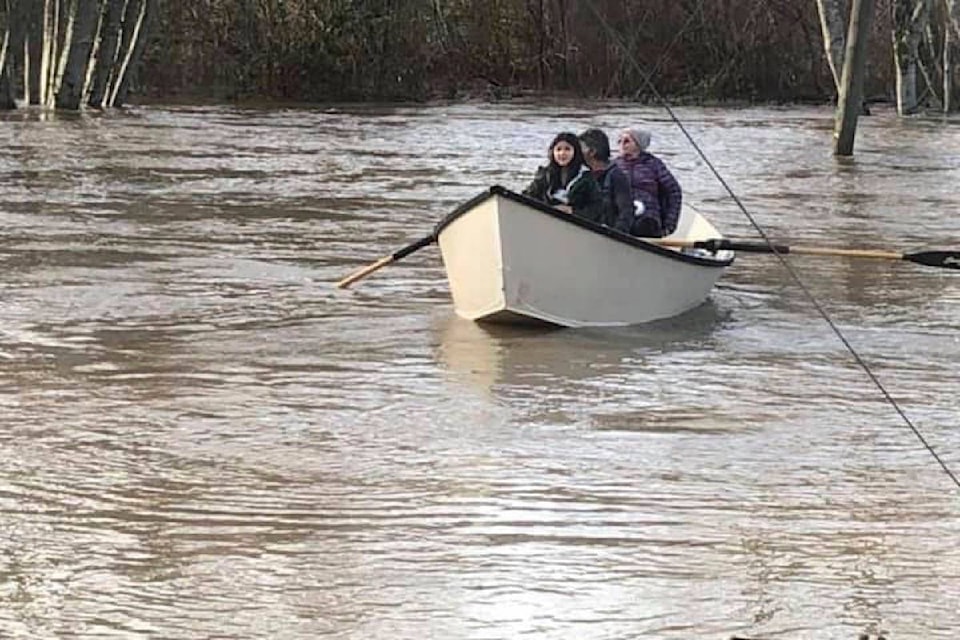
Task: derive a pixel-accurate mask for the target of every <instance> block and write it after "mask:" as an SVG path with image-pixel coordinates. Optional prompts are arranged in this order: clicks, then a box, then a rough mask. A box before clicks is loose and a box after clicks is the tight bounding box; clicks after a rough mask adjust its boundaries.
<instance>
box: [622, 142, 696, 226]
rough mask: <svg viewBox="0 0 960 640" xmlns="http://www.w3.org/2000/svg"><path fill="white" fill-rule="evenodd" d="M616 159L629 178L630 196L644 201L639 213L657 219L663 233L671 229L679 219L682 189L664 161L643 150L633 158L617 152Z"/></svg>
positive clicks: (644, 216)
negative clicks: (617, 156) (641, 210)
mask: <svg viewBox="0 0 960 640" xmlns="http://www.w3.org/2000/svg"><path fill="white" fill-rule="evenodd" d="M615 162H616V164H617V166H618V167H620V169H622V170H623V172H624V173H625V174H627V178H629V180H630V193H631V194H632V195H633V199H634V200H640V201H641V202H643V216H642V217H643V218H647V217H650V218H654V219H655V220H658V221H659V223H660V229H661V233H662V235H669V234H671V233H673V232H674V231H675V230H676V228H677V222H678V221H679V220H680V205H681V204H682V202H683V191H682V190H681V189H680V183H678V182H677V179H676V178H674V177H673V174H672V173H670V170H669V169H667V165H665V164H664V163H663V161H662V160H660V158H657V157H656V156H654V155H653V154H650V153H647V152H646V151H643V152H641V153H640V155H638V156H637V157H635V158H626V157H624V156H620V157H619V158H617V159H616V161H615Z"/></svg>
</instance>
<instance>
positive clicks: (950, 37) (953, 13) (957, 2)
mask: <svg viewBox="0 0 960 640" xmlns="http://www.w3.org/2000/svg"><path fill="white" fill-rule="evenodd" d="M946 5H947V16H946V24H944V28H943V33H944V38H943V111H944V113H949V112H950V109H951V107H952V104H953V95H952V94H953V73H954V71H953V52H954V50H956V49H957V45H956V44H954V43H955V42H956V41H957V39H958V37H960V0H946Z"/></svg>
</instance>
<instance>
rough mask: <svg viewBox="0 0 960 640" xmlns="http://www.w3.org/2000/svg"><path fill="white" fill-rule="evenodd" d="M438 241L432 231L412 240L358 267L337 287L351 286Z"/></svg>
mask: <svg viewBox="0 0 960 640" xmlns="http://www.w3.org/2000/svg"><path fill="white" fill-rule="evenodd" d="M436 241H437V236H436V235H435V234H433V233H431V234H430V235H428V236H424V237H422V238H420V239H419V240H417V241H416V242H411V243H410V244H408V245H407V246H405V247H404V248H402V249H398V250H397V251H394V252H393V253H391V254H390V255H388V256H384V257H382V258H380V259H379V260H377V261H376V262H372V263H370V264H368V265H367V266H365V267H363V268H362V269H357V270H356V271H354V272H353V273H351V274H350V275H348V276H347V277H346V278H344V279H343V280H341V281H340V282H338V283H337V288H338V289H345V288H347V287H349V286H350V285H351V284H353V283H354V282H356V281H357V280H360V279H361V278H366V277H367V276H368V275H370V274H371V273H373V272H374V271H376V270H377V269H380V268H382V267H385V266H387V265H388V264H390V263H391V262H396V261H397V260H402V259H403V258H406V257H407V256H408V255H410V254H411V253H413V252H414V251H418V250H420V249H423V248H424V247H426V246H428V245H431V244H433V243H434V242H436Z"/></svg>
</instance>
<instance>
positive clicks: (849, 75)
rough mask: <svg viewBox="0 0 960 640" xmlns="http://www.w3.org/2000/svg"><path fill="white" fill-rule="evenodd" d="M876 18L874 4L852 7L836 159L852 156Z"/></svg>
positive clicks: (859, 2) (858, 2)
mask: <svg viewBox="0 0 960 640" xmlns="http://www.w3.org/2000/svg"><path fill="white" fill-rule="evenodd" d="M872 16H873V0H853V1H852V2H851V3H850V26H849V28H848V29H847V49H846V52H845V53H844V55H843V75H842V76H841V78H840V95H839V96H838V97H837V117H836V122H835V123H834V127H833V155H835V156H852V155H853V140H854V138H855V137H856V133H857V116H859V115H860V110H861V109H863V75H864V68H865V67H866V62H867V33H868V32H869V30H870V18H871V17H872Z"/></svg>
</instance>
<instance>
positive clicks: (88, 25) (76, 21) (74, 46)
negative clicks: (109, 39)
mask: <svg viewBox="0 0 960 640" xmlns="http://www.w3.org/2000/svg"><path fill="white" fill-rule="evenodd" d="M72 8H73V14H72V16H71V17H72V28H71V34H72V35H71V38H70V46H69V47H68V49H67V51H66V54H67V55H66V62H65V63H64V67H63V75H62V76H61V81H60V87H59V90H58V91H57V96H56V107H57V108H58V109H79V108H80V105H81V103H82V102H83V98H84V94H85V93H86V90H87V82H88V79H89V77H90V74H89V69H90V67H91V58H92V57H93V56H94V55H95V44H96V42H97V40H98V37H99V32H100V15H101V14H100V2H99V0H78V2H75V3H74V4H73V7H72Z"/></svg>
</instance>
